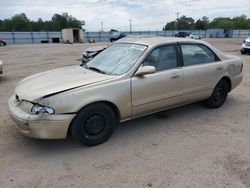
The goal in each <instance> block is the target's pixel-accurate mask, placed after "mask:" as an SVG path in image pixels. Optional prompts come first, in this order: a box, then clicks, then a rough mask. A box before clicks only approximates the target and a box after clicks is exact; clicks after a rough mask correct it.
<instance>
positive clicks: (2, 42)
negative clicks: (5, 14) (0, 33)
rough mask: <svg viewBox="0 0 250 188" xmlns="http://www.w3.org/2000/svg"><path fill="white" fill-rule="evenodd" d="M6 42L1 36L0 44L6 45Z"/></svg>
mask: <svg viewBox="0 0 250 188" xmlns="http://www.w3.org/2000/svg"><path fill="white" fill-rule="evenodd" d="M6 45H7V42H6V41H5V40H3V38H2V37H0V46H6Z"/></svg>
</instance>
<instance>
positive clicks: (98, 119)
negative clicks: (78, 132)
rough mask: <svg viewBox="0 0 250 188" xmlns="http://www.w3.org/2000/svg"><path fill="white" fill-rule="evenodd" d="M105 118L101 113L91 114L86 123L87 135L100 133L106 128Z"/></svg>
mask: <svg viewBox="0 0 250 188" xmlns="http://www.w3.org/2000/svg"><path fill="white" fill-rule="evenodd" d="M105 124H106V123H105V118H104V117H103V116H102V115H101V114H92V115H90V116H89V117H88V118H87V119H86V121H85V123H84V131H85V136H96V135H99V134H100V133H101V132H102V131H103V130H104V128H105Z"/></svg>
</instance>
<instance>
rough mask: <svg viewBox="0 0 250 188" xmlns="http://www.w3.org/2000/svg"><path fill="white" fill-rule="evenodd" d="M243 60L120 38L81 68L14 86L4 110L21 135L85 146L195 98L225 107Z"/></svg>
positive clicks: (162, 41)
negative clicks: (67, 139) (70, 139)
mask: <svg viewBox="0 0 250 188" xmlns="http://www.w3.org/2000/svg"><path fill="white" fill-rule="evenodd" d="M242 67H243V62H242V60H241V59H240V58H239V57H236V56H232V55H226V54H222V53H221V52H220V51H218V50H217V49H215V48H214V47H213V46H211V45H210V44H208V43H206V42H204V41H197V40H191V39H180V38H167V37H138V38H124V39H121V40H119V41H117V42H115V43H114V44H112V45H111V46H109V47H108V48H107V49H105V50H104V51H102V52H101V53H100V54H98V55H97V56H96V57H95V58H93V59H92V60H91V61H89V62H88V63H86V64H84V65H81V66H69V67H64V68H60V69H55V70H50V71H47V72H43V73H40V74H36V75H33V76H30V77H27V78H26V79H24V80H22V81H21V82H19V83H18V85H17V87H16V89H15V92H14V95H13V96H12V97H11V98H10V100H9V112H10V115H11V117H12V119H13V120H14V122H15V123H16V127H17V129H18V130H19V131H20V132H21V133H23V134H24V135H27V136H30V137H34V138H43V139H59V138H65V137H67V134H68V132H71V134H72V136H73V137H74V138H75V139H76V140H77V141H79V142H80V143H82V144H85V145H88V146H93V145H97V144H101V143H103V142H104V141H106V140H107V139H108V138H109V137H110V136H111V135H112V133H113V131H114V129H115V127H116V125H117V124H118V123H119V122H122V121H126V120H130V119H133V118H136V117H139V116H144V115H147V114H151V113H155V112H158V111H162V110H165V109H169V108H173V107H176V106H181V105H184V104H188V103H192V102H195V101H204V103H205V105H206V106H208V107H209V108H218V107H220V106H222V105H223V103H224V102H225V100H226V98H227V94H228V92H230V91H231V90H232V89H234V88H235V87H236V86H237V85H239V84H240V82H241V80H242Z"/></svg>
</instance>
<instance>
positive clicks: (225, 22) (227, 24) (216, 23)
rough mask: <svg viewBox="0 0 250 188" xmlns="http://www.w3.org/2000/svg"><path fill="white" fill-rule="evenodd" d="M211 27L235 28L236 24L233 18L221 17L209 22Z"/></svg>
mask: <svg viewBox="0 0 250 188" xmlns="http://www.w3.org/2000/svg"><path fill="white" fill-rule="evenodd" d="M209 28H223V29H234V28H235V24H234V22H233V21H232V19H231V18H225V17H219V18H214V19H213V21H212V22H210V23H209Z"/></svg>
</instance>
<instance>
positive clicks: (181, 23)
mask: <svg viewBox="0 0 250 188" xmlns="http://www.w3.org/2000/svg"><path fill="white" fill-rule="evenodd" d="M216 28H222V29H250V18H248V17H247V16H246V15H241V16H236V17H233V18H229V17H218V18H214V19H213V20H212V21H209V18H208V17H206V16H203V17H202V18H201V19H198V20H196V21H195V20H194V19H193V18H192V17H187V16H184V15H183V16H181V17H180V18H178V19H176V20H174V21H171V22H168V23H167V24H166V25H165V26H164V27H163V30H193V29H197V30H206V29H216Z"/></svg>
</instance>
